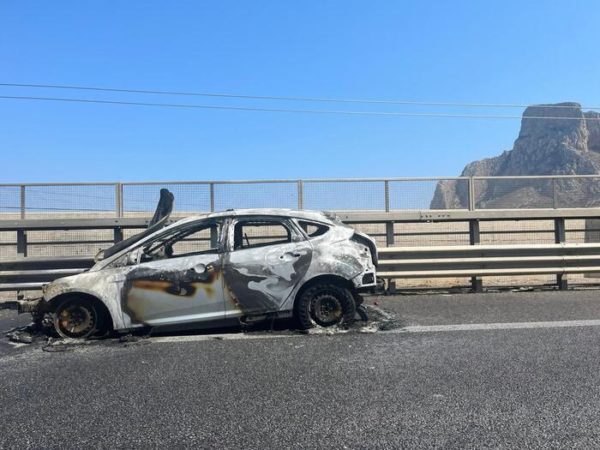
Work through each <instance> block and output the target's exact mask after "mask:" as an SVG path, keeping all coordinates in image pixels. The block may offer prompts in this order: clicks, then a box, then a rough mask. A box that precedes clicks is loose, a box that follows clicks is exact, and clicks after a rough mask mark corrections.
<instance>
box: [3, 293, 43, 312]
mask: <svg viewBox="0 0 600 450" xmlns="http://www.w3.org/2000/svg"><path fill="white" fill-rule="evenodd" d="M43 305H44V299H43V298H42V297H37V298H27V299H23V300H0V309H13V310H16V311H17V312H18V313H19V314H24V313H31V314H35V313H38V312H42V311H43Z"/></svg>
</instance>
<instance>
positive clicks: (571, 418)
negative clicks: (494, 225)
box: [0, 290, 600, 448]
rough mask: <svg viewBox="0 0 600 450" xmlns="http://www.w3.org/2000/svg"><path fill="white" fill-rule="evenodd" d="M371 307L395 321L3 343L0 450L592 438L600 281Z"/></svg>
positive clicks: (390, 300) (598, 384) (598, 387)
mask: <svg viewBox="0 0 600 450" xmlns="http://www.w3.org/2000/svg"><path fill="white" fill-rule="evenodd" d="M370 302H371V303H373V302H377V303H378V305H379V306H380V307H382V308H384V309H385V310H387V311H391V312H393V313H395V314H396V315H397V316H399V317H400V318H401V319H402V321H403V324H404V325H405V327H404V328H400V329H394V330H391V331H385V332H383V331H381V332H377V333H374V334H365V333H357V332H350V333H343V334H335V335H309V336H306V335H300V334H294V333H289V332H288V333H286V332H279V331H277V332H274V333H265V332H259V333H250V334H242V333H236V332H233V333H231V334H227V335H222V336H214V335H207V334H190V333H186V334H184V335H166V336H158V337H152V338H150V339H143V340H140V341H138V342H131V343H118V342H116V341H115V340H109V341H104V342H97V343H93V344H88V345H81V346H65V347H64V348H63V347H57V348H58V349H64V350H65V351H55V352H46V351H43V350H42V346H41V345H39V344H38V345H21V346H14V345H12V344H9V343H7V341H6V340H2V341H1V342H0V379H1V380H2V388H1V389H0V404H1V405H2V408H1V409H0V414H1V416H2V417H1V420H0V448H83V447H85V446H89V447H94V448H148V447H170V448H181V447H197V448H209V447H210V448H215V447H218V448H259V447H260V448H317V447H329V448H400V447H404V448H409V447H421V448H422V447H443V448H483V447H495V448H497V447H500V448H526V447H530V448H559V447H560V448H594V447H595V448H597V447H599V446H600V370H598V367H599V361H600V345H599V344H600V291H598V290H589V291H568V292H519V293H487V294H477V295H476V294H465V295H439V294H436V295H414V296H395V297H386V298H371V299H370ZM1 313H2V315H0V329H6V328H9V327H10V326H11V325H13V324H14V323H17V322H18V321H19V320H22V318H16V317H15V315H14V314H13V313H12V312H6V311H4V312H1ZM234 331H235V330H234ZM53 348H54V347H51V348H50V349H53Z"/></svg>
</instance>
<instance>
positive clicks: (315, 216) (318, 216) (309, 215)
mask: <svg viewBox="0 0 600 450" xmlns="http://www.w3.org/2000/svg"><path fill="white" fill-rule="evenodd" d="M243 216H267V217H289V218H297V219H304V220H315V221H318V222H325V223H328V224H334V222H333V220H331V218H330V216H329V213H325V212H322V211H311V210H302V211H297V210H293V209H283V208H254V209H229V210H227V211H220V212H214V213H209V214H205V215H196V216H189V217H186V218H185V219H181V220H178V221H177V222H175V223H178V224H182V223H186V222H193V221H196V220H202V219H210V218H218V217H243Z"/></svg>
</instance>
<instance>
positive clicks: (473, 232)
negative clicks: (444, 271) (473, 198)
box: [469, 219, 483, 292]
mask: <svg viewBox="0 0 600 450" xmlns="http://www.w3.org/2000/svg"><path fill="white" fill-rule="evenodd" d="M480 242H481V237H480V234H479V220H478V219H471V220H469V244H470V245H479V243H480ZM471 289H472V290H473V292H483V280H482V279H481V277H471Z"/></svg>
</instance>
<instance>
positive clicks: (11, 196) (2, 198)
mask: <svg viewBox="0 0 600 450" xmlns="http://www.w3.org/2000/svg"><path fill="white" fill-rule="evenodd" d="M0 216H1V217H2V219H3V220H14V219H18V218H20V217H21V191H20V188H19V186H0Z"/></svg>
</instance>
